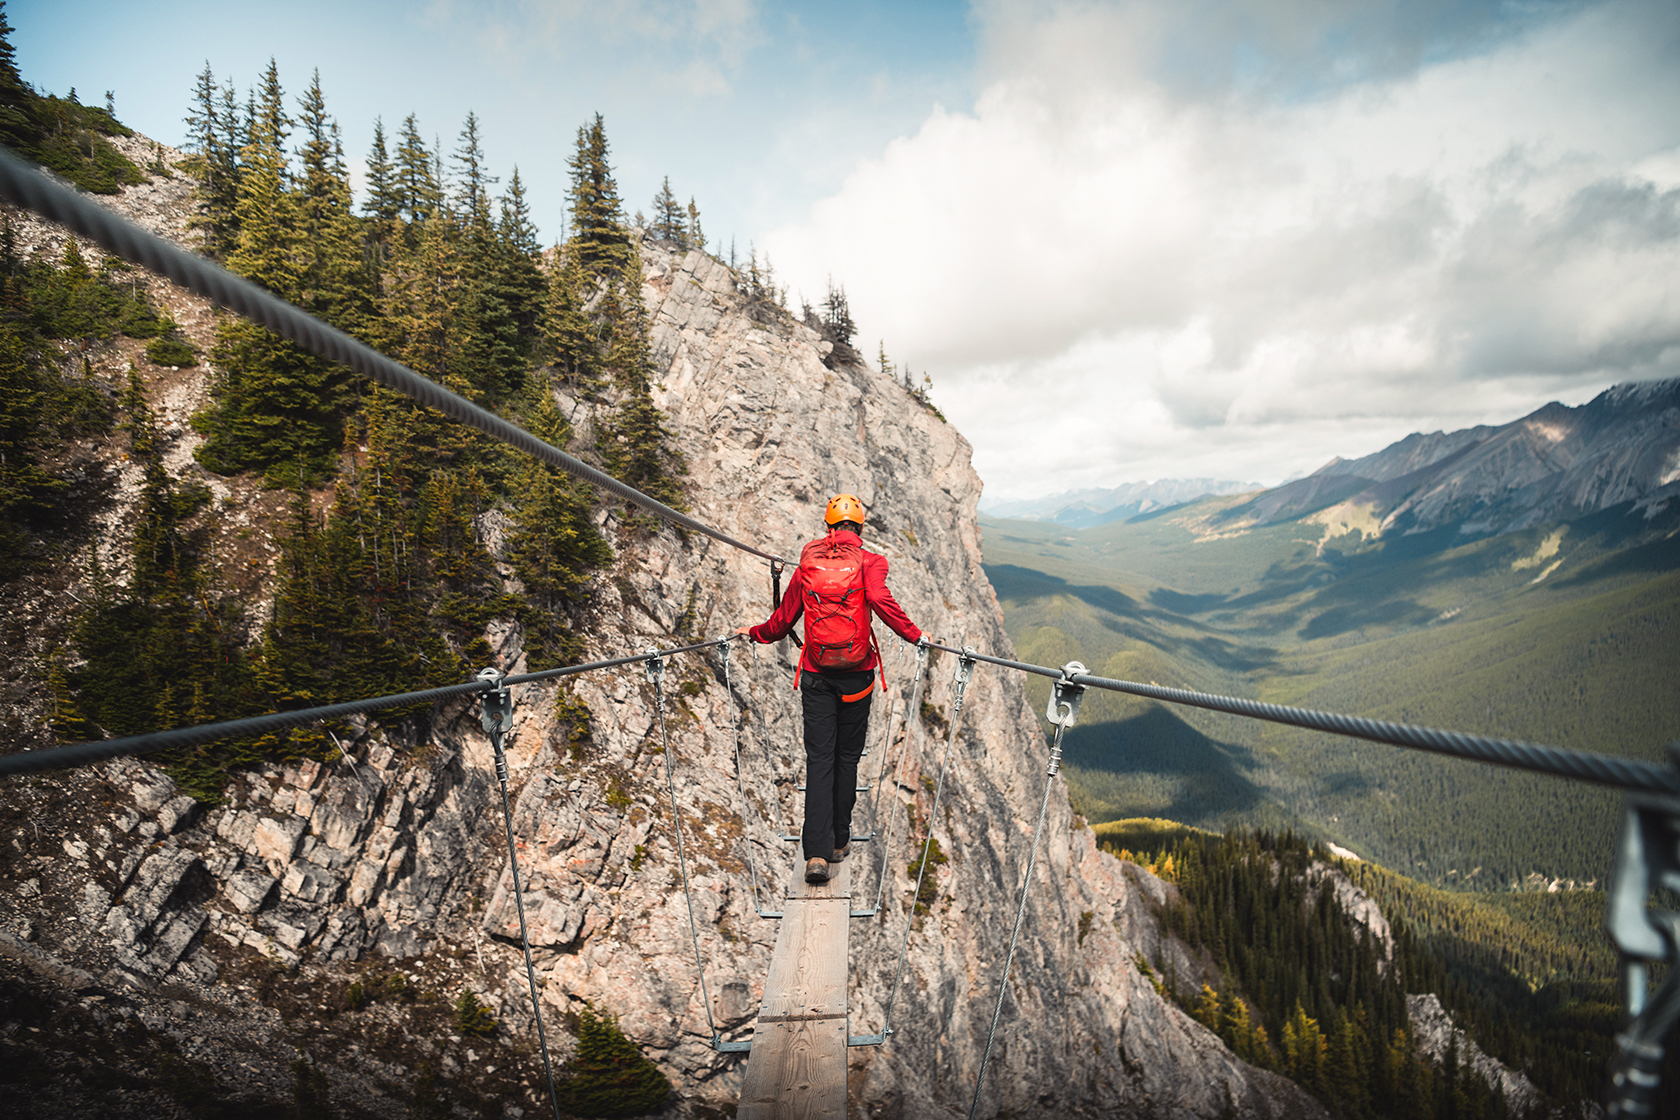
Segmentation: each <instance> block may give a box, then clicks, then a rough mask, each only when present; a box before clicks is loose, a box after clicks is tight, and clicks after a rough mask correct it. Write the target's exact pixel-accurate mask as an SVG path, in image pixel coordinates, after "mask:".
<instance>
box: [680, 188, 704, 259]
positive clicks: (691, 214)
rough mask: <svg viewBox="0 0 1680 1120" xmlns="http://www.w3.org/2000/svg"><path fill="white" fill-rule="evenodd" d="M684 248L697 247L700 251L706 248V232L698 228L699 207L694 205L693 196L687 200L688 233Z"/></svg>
mask: <svg viewBox="0 0 1680 1120" xmlns="http://www.w3.org/2000/svg"><path fill="white" fill-rule="evenodd" d="M685 248H689V249H699V250H701V251H702V252H704V251H705V248H706V234H705V232H704V231H703V230H701V228H700V207H698V206H696V205H694V199H693V197H690V198H689V200H688V235H687V244H686V246H685Z"/></svg>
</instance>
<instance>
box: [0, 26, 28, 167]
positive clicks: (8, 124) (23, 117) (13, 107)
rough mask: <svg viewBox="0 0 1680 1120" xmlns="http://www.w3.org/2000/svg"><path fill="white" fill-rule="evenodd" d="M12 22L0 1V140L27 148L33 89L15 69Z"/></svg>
mask: <svg viewBox="0 0 1680 1120" xmlns="http://www.w3.org/2000/svg"><path fill="white" fill-rule="evenodd" d="M14 30H15V29H14V28H13V27H12V24H11V21H10V20H8V19H7V18H6V5H5V2H4V0H0V143H5V144H6V145H7V146H8V147H11V148H16V149H17V150H19V151H27V150H28V148H29V147H30V146H32V142H33V141H34V139H35V122H34V120H33V116H34V114H33V112H32V110H33V108H34V100H35V98H34V91H33V90H31V89H30V88H29V86H28V85H26V84H25V83H24V80H23V75H22V74H20V73H19V72H18V67H17V51H16V49H15V48H14V47H13V46H12V32H13V31H14Z"/></svg>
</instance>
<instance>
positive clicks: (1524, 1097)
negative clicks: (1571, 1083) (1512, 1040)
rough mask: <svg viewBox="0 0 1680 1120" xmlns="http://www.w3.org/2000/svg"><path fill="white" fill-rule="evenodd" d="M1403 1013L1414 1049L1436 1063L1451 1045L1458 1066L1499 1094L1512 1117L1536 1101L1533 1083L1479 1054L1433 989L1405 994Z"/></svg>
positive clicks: (1442, 1061)
mask: <svg viewBox="0 0 1680 1120" xmlns="http://www.w3.org/2000/svg"><path fill="white" fill-rule="evenodd" d="M1406 1014H1407V1017H1408V1018H1409V1019H1410V1020H1411V1024H1412V1033H1413V1034H1415V1035H1416V1036H1417V1046H1418V1052H1419V1053H1420V1054H1422V1055H1423V1056H1424V1057H1426V1058H1428V1059H1429V1060H1430V1061H1432V1062H1434V1063H1435V1064H1436V1065H1442V1064H1444V1063H1445V1062H1446V1060H1447V1056H1448V1053H1449V1052H1450V1051H1453V1050H1454V1048H1456V1050H1457V1054H1458V1066H1459V1068H1460V1069H1464V1068H1469V1069H1473V1070H1475V1071H1476V1075H1477V1076H1478V1077H1480V1078H1481V1079H1482V1080H1483V1081H1485V1082H1487V1086H1488V1088H1489V1089H1492V1090H1494V1091H1495V1092H1497V1093H1499V1094H1500V1095H1501V1096H1502V1097H1503V1099H1504V1101H1505V1103H1506V1104H1507V1105H1508V1106H1509V1107H1510V1109H1511V1113H1512V1114H1513V1115H1515V1116H1524V1115H1527V1114H1528V1113H1529V1112H1530V1111H1531V1110H1532V1109H1533V1108H1534V1106H1535V1105H1537V1104H1539V1103H1540V1091H1539V1090H1538V1089H1536V1088H1535V1087H1534V1082H1532V1081H1530V1080H1529V1079H1528V1078H1526V1077H1524V1076H1523V1075H1522V1074H1521V1073H1518V1072H1517V1071H1516V1070H1514V1069H1511V1068H1510V1067H1509V1066H1506V1065H1504V1064H1502V1063H1501V1062H1499V1061H1498V1060H1496V1059H1494V1058H1490V1057H1488V1056H1487V1055H1486V1054H1484V1053H1482V1048H1481V1047H1480V1046H1477V1045H1476V1041H1475V1039H1473V1038H1471V1037H1470V1036H1469V1035H1467V1034H1465V1033H1464V1032H1463V1031H1461V1030H1459V1029H1458V1028H1457V1027H1455V1026H1453V1021H1452V1016H1451V1015H1449V1014H1448V1013H1447V1010H1446V1008H1444V1007H1442V1006H1441V1001H1440V1000H1439V999H1438V998H1436V996H1435V994H1434V993H1433V992H1430V993H1428V994H1426V995H1414V996H1407V997H1406Z"/></svg>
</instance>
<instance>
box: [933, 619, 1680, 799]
mask: <svg viewBox="0 0 1680 1120" xmlns="http://www.w3.org/2000/svg"><path fill="white" fill-rule="evenodd" d="M937 648H939V649H942V650H945V651H946V652H948V653H956V652H958V651H957V650H953V649H950V647H948V646H937ZM973 656H974V659H975V660H977V661H984V662H986V663H987V664H991V665H1002V666H1004V667H1005V668H1009V669H1019V670H1021V671H1022V672H1026V673H1036V674H1038V675H1039V676H1045V677H1060V676H1061V675H1062V671H1061V670H1060V669H1052V668H1049V667H1048V666H1045V665H1030V664H1027V663H1026V662H1022V661H1010V660H1008V659H1007V658H1002V657H988V656H987V655H985V654H982V653H976V654H974V655H973ZM1071 679H1072V680H1073V681H1074V683H1077V684H1082V685H1088V686H1089V687H1091V688H1100V689H1104V690H1105V691H1108V692H1124V693H1128V694H1129V695H1132V696H1143V697H1147V698H1149V699H1151V700H1160V701H1164V702H1165V703H1169V704H1184V705H1187V706H1189V707H1195V708H1205V709H1207V710H1208V711H1214V712H1225V713H1227V714H1229V715H1237V716H1247V717H1248V718H1250V719H1263V720H1267V721H1269V722H1271V723H1283V724H1288V725H1290V726H1292V727H1304V728H1307V729H1309V730H1312V731H1325V732H1329V733H1330V734H1333V735H1346V736H1348V737H1350V738H1354V739H1366V740H1369V741H1370V742H1373V743H1387V744H1389V745H1391V746H1396V747H1408V748H1410V749H1412V750H1421V751H1429V752H1432V753H1434V754H1443V755H1448V756H1450V757H1453V758H1463V759H1469V760H1471V761H1474V762H1486V763H1490V764H1492V765H1495V766H1508V767H1511V768H1512V769H1516V770H1528V771H1532V772H1534V773H1537V774H1551V775H1553V776H1554V777H1560V778H1573V779H1574V780H1576V781H1581V782H1592V783H1594V784H1596V785H1604V786H1614V787H1618V788H1621V789H1643V790H1651V791H1653V792H1656V793H1680V775H1677V774H1676V773H1675V772H1674V771H1671V770H1670V769H1668V768H1667V767H1664V766H1657V765H1655V764H1653V763H1649V762H1641V761H1639V760H1638V759H1632V758H1619V757H1617V756H1615V755H1607V754H1598V753H1596V752H1593V751H1576V750H1564V749H1562V748H1561V747H1548V746H1544V745H1542V744H1539V743H1523V742H1518V741H1515V740H1512V739H1493V738H1489V737H1487V736H1485V735H1471V734H1468V733H1466V732H1462V731H1445V730H1442V729H1439V728H1434V727H1418V726H1415V725H1413V724H1409V723H1392V722H1390V721H1388V720H1380V719H1365V718H1363V717H1360V716H1349V715H1343V714H1341V713H1339V712H1321V711H1317V710H1315V709H1312V708H1292V707H1288V706H1286V705H1283V704H1267V703H1264V702H1263V701H1259V700H1245V699H1243V698H1241V697H1236V696H1218V695H1214V694H1212V693H1206V692H1196V691H1194V690H1192V689H1187V688H1166V687H1163V686H1161V685H1156V684H1140V683H1139V682H1137V681H1122V680H1113V679H1110V678H1108V677H1096V676H1092V675H1091V674H1089V673H1079V674H1077V675H1076V676H1074V677H1073V678H1071Z"/></svg>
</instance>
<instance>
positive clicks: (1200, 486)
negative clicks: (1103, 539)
mask: <svg viewBox="0 0 1680 1120" xmlns="http://www.w3.org/2000/svg"><path fill="white" fill-rule="evenodd" d="M1258 489H1260V484H1259V483H1256V482H1228V481H1221V480H1219V479H1212V478H1162V479H1157V480H1156V481H1154V482H1128V483H1125V484H1124V485H1121V486H1112V487H1108V488H1106V489H1103V488H1099V489H1090V490H1065V491H1063V492H1062V493H1060V494H1052V495H1051V496H1049V497H1047V498H1029V499H1025V500H1020V501H1004V502H992V503H985V502H982V503H981V506H980V512H981V513H983V514H985V515H986V516H988V517H1007V518H1018V519H1020V520H1023V521H1054V522H1056V523H1057V524H1058V525H1066V526H1067V527H1068V528H1070V529H1089V528H1093V527H1094V526H1097V525H1107V524H1108V523H1109V522H1111V521H1124V520H1126V519H1127V518H1130V517H1136V516H1138V515H1139V514H1143V513H1153V512H1155V511H1157V510H1162V509H1167V508H1169V507H1171V506H1176V505H1183V504H1184V503H1185V502H1193V501H1195V500H1196V499H1197V498H1202V497H1206V496H1207V495H1209V494H1212V495H1214V496H1216V497H1222V496H1224V495H1227V494H1241V493H1244V492H1246V491H1249V490H1258Z"/></svg>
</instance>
